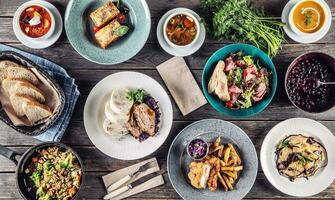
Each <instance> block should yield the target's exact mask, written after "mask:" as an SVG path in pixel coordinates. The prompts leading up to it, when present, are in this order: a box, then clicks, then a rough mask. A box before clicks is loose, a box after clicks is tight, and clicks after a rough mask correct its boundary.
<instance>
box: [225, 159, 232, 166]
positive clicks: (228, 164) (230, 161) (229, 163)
mask: <svg viewBox="0 0 335 200" xmlns="http://www.w3.org/2000/svg"><path fill="white" fill-rule="evenodd" d="M233 164H234V160H229V161H228V162H227V164H226V166H232V165H233Z"/></svg>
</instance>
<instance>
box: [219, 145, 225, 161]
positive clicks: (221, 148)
mask: <svg viewBox="0 0 335 200" xmlns="http://www.w3.org/2000/svg"><path fill="white" fill-rule="evenodd" d="M223 148H224V146H223V145H220V149H219V150H218V157H219V158H222V157H223Z"/></svg>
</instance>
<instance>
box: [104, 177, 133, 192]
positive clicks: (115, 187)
mask: <svg viewBox="0 0 335 200" xmlns="http://www.w3.org/2000/svg"><path fill="white" fill-rule="evenodd" d="M130 179H131V176H130V175H127V176H125V177H123V178H122V179H120V180H118V181H116V182H115V183H113V184H112V185H110V186H109V187H108V188H107V192H111V191H113V190H116V189H118V188H119V187H120V186H122V185H123V184H125V183H127V182H128V181H129V180H130Z"/></svg>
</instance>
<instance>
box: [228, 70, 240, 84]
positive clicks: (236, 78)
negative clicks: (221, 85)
mask: <svg viewBox="0 0 335 200" xmlns="http://www.w3.org/2000/svg"><path fill="white" fill-rule="evenodd" d="M242 81H243V69H242V68H241V67H236V68H235V69H233V70H231V71H230V72H229V74H228V82H229V83H232V84H234V85H238V86H239V85H241V84H242Z"/></svg>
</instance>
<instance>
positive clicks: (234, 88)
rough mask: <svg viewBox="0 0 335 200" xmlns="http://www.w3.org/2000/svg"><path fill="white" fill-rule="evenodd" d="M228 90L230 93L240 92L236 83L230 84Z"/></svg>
mask: <svg viewBox="0 0 335 200" xmlns="http://www.w3.org/2000/svg"><path fill="white" fill-rule="evenodd" d="M228 91H229V92H230V93H241V92H242V90H241V89H240V88H239V87H237V86H236V85H232V86H230V87H229V89H228Z"/></svg>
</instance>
